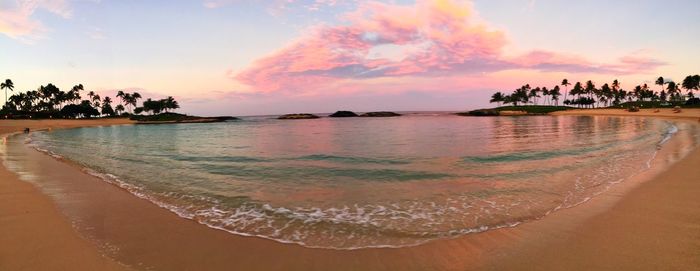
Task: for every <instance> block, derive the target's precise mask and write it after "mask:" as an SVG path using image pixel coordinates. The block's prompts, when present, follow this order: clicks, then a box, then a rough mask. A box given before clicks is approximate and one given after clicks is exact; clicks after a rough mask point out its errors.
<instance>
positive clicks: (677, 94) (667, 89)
mask: <svg viewBox="0 0 700 271" xmlns="http://www.w3.org/2000/svg"><path fill="white" fill-rule="evenodd" d="M655 84H656V85H658V86H659V87H660V89H659V91H655V90H653V89H652V88H651V87H650V86H649V85H648V84H641V85H637V86H635V87H634V88H632V89H631V90H624V89H623V88H622V87H621V84H620V82H619V81H618V80H613V82H612V83H611V84H608V83H604V84H603V85H602V86H600V87H596V84H595V83H594V82H593V81H591V80H588V81H586V82H585V83H581V82H576V83H575V84H574V87H573V88H572V89H571V91H569V86H570V85H571V83H569V80H568V79H564V80H562V82H561V84H560V85H561V86H563V87H564V101H563V104H565V105H571V106H576V107H579V108H593V107H619V106H620V105H623V104H627V105H629V106H632V105H633V104H632V102H637V103H640V105H654V106H656V107H666V106H669V107H673V106H677V105H683V106H691V107H694V106H695V104H697V103H700V101H698V100H697V98H695V99H694V97H695V94H694V91H697V90H700V75H697V74H696V75H688V76H686V77H685V79H683V82H682V83H681V84H680V87H679V85H678V84H677V83H675V82H673V81H671V80H667V79H665V78H663V77H659V78H657V79H656V81H655ZM681 88H683V89H685V90H686V93H685V94H683V93H682V91H681ZM560 95H561V93H560V88H559V86H554V87H553V88H551V89H547V87H535V88H533V87H531V86H530V85H529V84H525V85H523V86H522V87H520V88H517V89H516V90H515V91H513V92H512V93H511V94H504V93H502V92H496V93H494V94H493V95H492V96H491V100H490V102H491V103H498V105H499V106H500V104H501V103H503V104H512V105H513V106H516V107H517V106H518V105H519V104H520V105H522V104H530V105H538V102H539V98H543V99H542V103H543V104H547V105H552V104H554V105H559V96H560ZM642 107H644V106H642ZM648 107H651V106H648ZM482 113H483V112H482Z"/></svg>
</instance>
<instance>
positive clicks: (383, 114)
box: [360, 111, 401, 118]
mask: <svg viewBox="0 0 700 271" xmlns="http://www.w3.org/2000/svg"><path fill="white" fill-rule="evenodd" d="M398 116H401V114H398V113H394V112H388V111H380V112H367V113H364V114H362V115H360V117H374V118H378V117H398Z"/></svg>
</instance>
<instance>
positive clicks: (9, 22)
mask: <svg viewBox="0 0 700 271" xmlns="http://www.w3.org/2000/svg"><path fill="white" fill-rule="evenodd" d="M37 9H43V10H46V11H48V12H51V13H53V14H56V15H58V16H61V17H63V18H70V17H71V16H72V10H71V9H70V6H69V4H68V0H14V1H12V0H9V1H3V3H0V33H2V34H5V35H6V36H8V37H10V38H13V39H18V40H21V41H24V42H28V43H31V42H33V41H35V40H37V39H40V38H41V36H42V34H43V33H44V32H46V28H45V27H44V25H43V24H42V23H41V22H40V21H38V20H35V19H33V18H32V15H33V14H34V12H35V11H36V10H37Z"/></svg>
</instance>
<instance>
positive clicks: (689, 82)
mask: <svg viewBox="0 0 700 271" xmlns="http://www.w3.org/2000/svg"><path fill="white" fill-rule="evenodd" d="M681 86H683V88H684V89H685V90H687V91H688V97H691V98H692V97H694V96H695V95H693V90H698V88H700V75H688V76H686V77H685V79H683V83H682V84H681Z"/></svg>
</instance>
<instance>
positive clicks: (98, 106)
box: [0, 79, 180, 119]
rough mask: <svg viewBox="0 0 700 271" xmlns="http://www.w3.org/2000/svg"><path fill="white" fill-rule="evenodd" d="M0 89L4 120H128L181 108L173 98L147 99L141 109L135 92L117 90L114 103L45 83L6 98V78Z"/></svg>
mask: <svg viewBox="0 0 700 271" xmlns="http://www.w3.org/2000/svg"><path fill="white" fill-rule="evenodd" d="M0 89H2V90H5V105H4V106H3V107H2V109H1V110H0V116H2V117H3V118H31V119H42V118H69V119H70V118H94V117H129V116H132V115H134V114H136V115H138V114H141V113H150V114H151V115H155V114H159V113H162V112H170V111H172V110H175V109H178V108H180V105H179V104H178V102H177V101H176V100H175V99H174V98H173V97H167V98H165V99H160V100H152V99H147V100H145V101H143V103H142V106H137V104H138V101H139V100H142V97H141V94H139V93H138V92H132V93H129V92H124V91H118V92H117V95H116V98H117V99H118V100H116V101H115V100H113V99H112V98H111V97H101V96H100V95H99V94H97V93H95V92H94V91H88V92H87V93H85V87H84V86H83V85H82V84H78V85H75V86H73V87H72V88H71V89H70V90H68V91H63V90H60V89H59V88H58V87H56V86H55V85H53V84H47V85H46V86H40V87H39V88H37V89H36V90H30V91H26V92H20V93H16V94H12V95H9V96H8V92H7V91H8V90H9V91H10V92H13V91H14V89H15V87H14V83H13V82H12V80H10V79H7V80H5V81H4V82H2V83H1V84H0Z"/></svg>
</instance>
